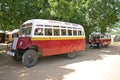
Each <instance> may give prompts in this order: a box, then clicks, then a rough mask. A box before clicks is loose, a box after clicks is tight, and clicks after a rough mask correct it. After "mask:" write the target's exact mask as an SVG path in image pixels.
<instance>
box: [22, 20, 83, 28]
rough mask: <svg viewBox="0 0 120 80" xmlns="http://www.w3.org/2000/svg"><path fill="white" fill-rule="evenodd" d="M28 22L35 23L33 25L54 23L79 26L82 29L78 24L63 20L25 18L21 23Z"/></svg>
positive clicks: (56, 24)
mask: <svg viewBox="0 0 120 80" xmlns="http://www.w3.org/2000/svg"><path fill="white" fill-rule="evenodd" d="M29 23H32V24H35V25H54V26H69V27H79V28H81V29H83V27H82V26H81V25H79V24H75V23H69V22H63V21H56V20H45V19H31V20H27V21H25V22H24V23H23V25H25V24H29Z"/></svg>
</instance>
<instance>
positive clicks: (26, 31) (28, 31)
mask: <svg viewBox="0 0 120 80" xmlns="http://www.w3.org/2000/svg"><path fill="white" fill-rule="evenodd" d="M31 30H32V27H27V28H21V29H20V36H28V35H30V34H31Z"/></svg>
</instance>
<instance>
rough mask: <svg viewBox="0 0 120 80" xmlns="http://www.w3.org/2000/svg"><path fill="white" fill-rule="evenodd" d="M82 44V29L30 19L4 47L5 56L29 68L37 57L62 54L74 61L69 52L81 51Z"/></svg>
mask: <svg viewBox="0 0 120 80" xmlns="http://www.w3.org/2000/svg"><path fill="white" fill-rule="evenodd" d="M85 42H86V41H85V32H84V28H83V27H82V26H81V25H79V24H74V23H68V22H62V21H55V20H43V19H32V20H28V21H26V22H24V23H23V24H22V25H21V28H20V32H19V37H18V38H15V39H14V41H13V43H12V46H11V47H8V49H9V50H8V51H7V54H9V55H11V56H12V58H13V59H14V60H16V61H20V60H22V63H23V64H24V65H25V66H26V67H31V66H34V65H35V64H36V63H37V59H38V55H41V56H52V55H58V54H66V55H67V57H68V58H71V59H72V58H75V56H76V54H75V53H73V52H77V51H81V50H85V48H86V43H85Z"/></svg>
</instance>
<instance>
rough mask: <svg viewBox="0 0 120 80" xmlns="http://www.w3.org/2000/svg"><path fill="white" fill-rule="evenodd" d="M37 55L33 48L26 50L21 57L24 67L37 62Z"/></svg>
mask: <svg viewBox="0 0 120 80" xmlns="http://www.w3.org/2000/svg"><path fill="white" fill-rule="evenodd" d="M37 60H38V56H37V52H36V51H35V50H27V51H26V52H25V53H24V54H23V57H22V63H23V64H24V65H25V66H26V67H32V66H34V65H35V64H36V63H37Z"/></svg>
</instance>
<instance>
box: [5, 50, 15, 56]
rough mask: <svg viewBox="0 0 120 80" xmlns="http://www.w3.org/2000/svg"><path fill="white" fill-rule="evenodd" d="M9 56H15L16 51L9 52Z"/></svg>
mask: <svg viewBox="0 0 120 80" xmlns="http://www.w3.org/2000/svg"><path fill="white" fill-rule="evenodd" d="M7 54H8V55H10V56H15V54H16V51H15V50H11V51H7Z"/></svg>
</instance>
